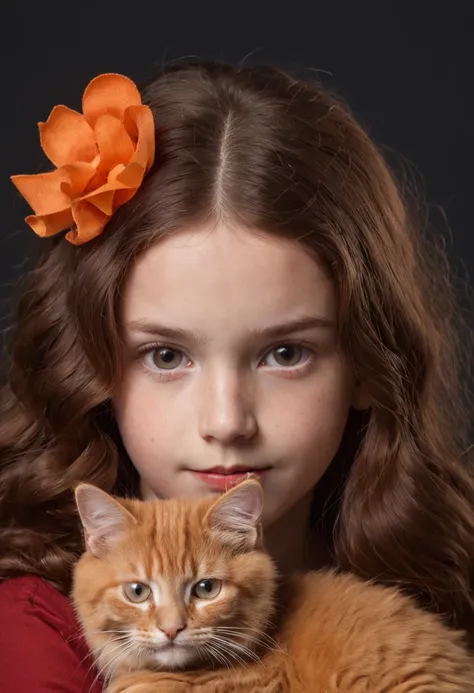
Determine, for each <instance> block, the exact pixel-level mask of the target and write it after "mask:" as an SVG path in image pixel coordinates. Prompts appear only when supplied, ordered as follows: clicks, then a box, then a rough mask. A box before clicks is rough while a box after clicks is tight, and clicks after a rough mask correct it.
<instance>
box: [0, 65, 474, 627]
mask: <svg viewBox="0 0 474 693" xmlns="http://www.w3.org/2000/svg"><path fill="white" fill-rule="evenodd" d="M143 97H144V101H145V103H148V104H149V105H150V106H151V108H152V110H153V112H154V115H155V119H156V126H157V151H158V156H157V159H156V162H155V165H154V167H153V169H152V171H151V172H150V173H149V175H148V176H147V178H146V181H145V183H144V185H143V186H142V188H141V189H140V190H139V192H138V194H137V195H136V196H135V197H134V198H133V199H132V200H131V201H130V202H129V203H127V205H125V206H124V207H122V208H121V209H120V210H119V211H118V212H117V213H116V215H115V216H114V218H113V219H112V220H111V222H110V224H109V226H108V227H107V229H106V230H105V232H104V233H103V235H102V236H100V237H99V238H97V239H95V240H94V241H92V242H90V243H88V244H86V245H84V246H81V247H74V246H72V245H70V244H69V243H67V242H65V241H64V240H63V239H62V238H57V237H56V238H53V239H47V240H44V241H42V247H43V253H42V256H41V258H40V261H39V263H38V265H37V267H36V269H34V271H33V272H32V273H31V275H30V276H29V278H28V283H27V286H26V287H25V290H24V293H23V295H22V298H21V300H20V302H19V307H18V322H17V327H16V332H15V334H14V339H13V340H12V349H11V360H10V361H9V368H8V374H7V378H6V384H5V385H4V387H3V390H2V393H1V409H0V547H1V549H0V577H1V578H7V577H10V576H14V575H20V574H23V573H32V574H36V575H40V576H42V577H43V578H45V579H47V580H49V581H51V582H52V583H53V584H54V585H55V586H57V587H58V588H59V589H61V590H62V591H64V592H66V593H67V592H68V590H69V588H70V574H71V565H72V563H73V561H74V560H75V559H76V557H77V556H78V555H79V554H80V552H81V550H82V546H81V535H80V531H79V525H78V521H77V516H76V512H75V508H74V503H73V499H72V494H71V487H72V486H73V485H74V484H75V483H77V481H79V480H82V481H90V482H92V483H95V484H97V485H99V486H101V487H102V488H103V489H105V490H108V491H112V490H115V491H116V492H123V493H129V494H133V493H134V492H135V488H136V473H135V472H134V469H133V466H132V464H131V462H130V460H129V459H128V458H127V456H126V454H125V451H124V449H123V446H122V444H121V441H120V435H119V432H118V430H117V427H116V424H115V421H114V418H113V415H112V408H111V405H110V402H111V398H112V396H113V394H114V392H115V391H116V383H118V382H120V379H121V372H122V342H121V337H120V325H119V323H118V318H117V315H118V313H119V311H118V305H119V302H120V296H121V287H122V286H123V283H124V281H125V280H126V278H127V275H128V272H129V269H130V267H131V265H132V263H133V262H134V261H135V259H136V258H137V257H138V256H139V255H140V254H141V253H143V252H145V251H146V249H147V248H148V247H149V246H150V245H151V244H153V243H155V242H156V241H157V240H159V239H160V238H161V237H163V236H164V235H165V234H170V233H173V232H174V231H176V230H178V229H182V228H184V227H186V226H187V225H190V224H193V223H195V222H198V221H200V222H202V221H215V220H216V219H219V220H224V221H225V220H231V221H233V222H237V223H239V224H241V225H243V226H245V227H248V228H249V229H255V228H257V229H263V230H265V231H267V232H269V233H273V234H279V235H281V236H285V237H291V238H295V239H298V240H299V241H300V242H301V243H303V244H305V245H306V246H308V247H310V248H311V249H313V250H314V251H316V252H317V253H318V255H319V256H320V258H322V260H323V261H324V262H325V264H326V266H327V268H328V271H329V272H330V273H331V275H332V277H333V278H334V283H335V286H336V289H337V293H338V297H339V321H338V324H339V337H340V343H341V346H342V348H343V349H344V350H345V351H346V353H347V354H348V355H349V357H350V359H351V361H352V364H353V368H354V371H355V373H356V375H357V377H358V378H359V379H360V380H362V381H363V382H364V383H365V384H366V387H367V389H368V392H369V394H370V397H371V401H372V406H371V409H370V412H369V413H366V414H364V415H356V413H355V412H353V413H352V414H351V416H350V418H349V422H348V426H347V430H346V433H345V436H344V440H343V444H342V446H341V451H340V453H339V454H338V456H337V458H336V459H335V460H334V461H333V463H332V464H331V465H330V467H329V469H328V471H327V473H326V475H325V477H324V478H323V480H322V481H321V483H320V484H318V486H317V488H316V490H315V494H316V502H315V523H316V525H319V527H320V528H321V531H323V530H324V531H326V532H327V535H328V537H329V539H330V542H331V547H332V549H333V552H334V558H335V561H336V563H337V564H338V565H339V566H341V567H342V568H344V569H350V570H353V571H354V572H356V573H358V574H359V575H362V576H364V577H368V578H371V579H374V580H377V581H381V582H387V583H393V582H395V583H397V584H399V585H401V586H402V587H404V588H405V589H407V590H409V591H410V592H413V593H414V594H416V595H417V596H418V598H419V600H420V603H422V604H424V605H425V606H426V607H427V608H432V609H434V610H437V611H440V612H441V613H443V614H444V615H445V616H446V618H447V620H448V621H449V622H450V623H452V624H456V625H459V626H462V627H464V628H466V629H468V630H469V631H470V633H471V634H472V635H474V598H473V595H472V592H471V591H472V586H473V585H472V583H473V573H474V484H473V480H472V477H471V475H470V472H469V470H468V469H467V460H466V457H465V456H464V457H463V451H464V450H465V449H466V448H467V447H468V423H469V407H468V402H467V399H466V397H465V396H464V394H463V393H464V392H465V390H464V389H463V385H464V384H465V382H466V378H467V376H466V371H465V370H464V367H465V366H466V363H465V361H463V358H462V352H463V350H462V348H461V347H462V346H463V345H464V346H465V345H466V343H467V342H466V339H467V337H466V335H467V333H466V332H463V333H462V335H463V336H461V337H460V334H461V333H460V331H459V329H460V325H461V323H460V321H459V319H458V317H459V311H457V310H456V302H455V298H454V291H453V289H452V287H451V285H450V281H449V279H448V272H447V268H446V263H445V262H444V261H443V259H442V256H441V255H440V253H438V252H437V251H435V247H434V245H433V244H432V243H431V242H429V241H428V239H426V238H422V235H423V234H421V233H420V232H419V230H418V227H419V225H418V224H417V222H415V221H414V220H413V219H414V216H413V214H412V213H411V212H409V207H410V205H409V204H408V203H407V201H406V200H404V198H405V197H406V196H405V194H404V192H403V191H402V189H401V186H400V185H399V184H397V183H396V182H395V177H394V176H393V175H392V173H391V172H390V170H389V167H388V165H387V163H386V162H385V160H384V157H383V156H382V154H381V152H380V151H379V149H378V148H377V147H376V146H375V145H374V143H373V142H372V141H371V139H370V138H369V137H368V136H367V134H366V133H365V132H364V130H363V129H362V128H361V127H360V125H358V124H357V122H356V121H355V119H354V117H353V116H352V114H351V112H350V110H349V109H348V107H347V106H346V105H345V104H344V103H343V102H342V101H341V100H340V99H338V98H337V97H335V96H334V95H332V94H331V93H329V92H328V91H327V90H325V89H323V88H322V87H321V85H319V84H314V83H311V82H310V81H306V80H304V79H303V80H302V79H298V78H296V77H294V76H291V75H289V74H287V73H285V72H282V71H280V70H277V69H275V68H271V67H248V68H245V69H244V68H241V69H236V68H234V67H231V66H229V65H226V64H222V63H204V62H200V61H187V62H183V63H178V64H174V65H171V66H168V67H166V68H165V69H164V70H163V71H162V72H161V73H160V74H159V75H158V76H157V77H156V78H155V79H154V80H153V81H152V82H150V83H149V84H148V85H147V86H146V87H145V88H144V90H143ZM464 351H465V352H466V353H469V349H465V350H464ZM463 364H464V365H463ZM321 507H323V508H324V512H318V509H319V508H321Z"/></svg>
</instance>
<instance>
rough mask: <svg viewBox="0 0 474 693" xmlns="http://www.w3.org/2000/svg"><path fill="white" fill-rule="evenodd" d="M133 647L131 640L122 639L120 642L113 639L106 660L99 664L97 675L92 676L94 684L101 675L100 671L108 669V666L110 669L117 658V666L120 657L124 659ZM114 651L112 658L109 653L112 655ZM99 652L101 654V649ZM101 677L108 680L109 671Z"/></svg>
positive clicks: (109, 676)
mask: <svg viewBox="0 0 474 693" xmlns="http://www.w3.org/2000/svg"><path fill="white" fill-rule="evenodd" d="M109 642H110V641H109ZM134 648H135V643H133V642H131V641H128V642H126V641H125V642H124V641H123V639H122V640H121V641H120V642H116V641H113V647H112V649H111V650H110V652H109V651H108V652H107V661H106V662H105V663H104V664H103V665H102V666H101V668H100V669H99V671H98V672H97V675H96V676H95V678H94V685H95V683H96V682H97V681H98V680H99V679H100V678H101V677H102V673H103V672H104V671H105V670H106V669H109V668H110V669H111V668H112V666H113V664H114V662H115V661H116V660H117V659H118V660H119V661H118V662H117V666H118V664H119V663H120V658H122V659H124V658H125V657H126V656H127V655H129V654H130V653H131V652H133V650H134ZM114 652H117V654H116V655H115V656H114V657H113V658H112V659H110V655H112V654H113V653H114ZM101 654H102V656H103V651H102V653H101ZM98 661H100V659H99V660H98ZM117 666H116V667H115V669H116V668H117ZM115 669H114V671H115ZM103 678H104V680H110V678H111V672H110V671H109V672H108V673H107V674H105V676H104V677H103Z"/></svg>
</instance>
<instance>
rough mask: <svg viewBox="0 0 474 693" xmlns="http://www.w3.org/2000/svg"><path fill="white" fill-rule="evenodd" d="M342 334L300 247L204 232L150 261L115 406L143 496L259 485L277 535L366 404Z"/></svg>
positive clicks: (132, 281) (129, 318)
mask: <svg viewBox="0 0 474 693" xmlns="http://www.w3.org/2000/svg"><path fill="white" fill-rule="evenodd" d="M335 320H336V302H335V291H334V287H333V285H332V282H331V281H330V279H329V278H328V276H327V274H326V272H325V270H324V269H323V267H322V266H321V265H320V264H319V263H318V262H317V261H316V260H315V259H314V257H312V256H311V255H310V254H309V252H308V251H307V250H306V249H305V248H303V246H301V245H300V244H298V242H296V241H292V240H286V239H281V238H277V237H275V236H270V235H266V234H263V233H252V232H249V231H247V230H245V229H240V228H232V229H230V228H227V227H223V226H219V227H217V228H201V227H200V228H192V229H187V230H184V231H182V232H180V233H178V234H175V235H171V236H169V237H167V238H164V239H163V240H160V241H159V242H158V243H157V244H156V245H155V246H153V247H152V248H151V249H150V250H148V251H147V253H146V254H145V255H144V256H142V257H141V258H140V259H139V261H138V262H137V263H136V265H135V267H134V269H133V270H132V272H131V275H130V276H129V279H128V283H127V284H126V286H125V289H124V295H123V306H122V314H121V321H122V326H123V337H124V340H125V345H126V362H125V376H124V379H123V382H122V384H121V387H120V391H119V392H118V393H117V397H116V398H115V401H114V408H115V412H116V417H117V422H118V426H119V429H120V432H121V436H122V439H123V442H124V445H125V447H126V449H127V452H128V454H129V456H130V458H131V460H132V461H133V464H134V465H135V467H136V469H137V470H138V473H139V475H140V478H141V490H142V494H143V496H144V497H152V496H154V495H156V496H160V497H172V496H176V497H191V496H199V495H203V494H207V493H209V492H215V493H217V492H220V491H221V490H222V489H223V488H224V487H225V486H226V484H230V483H232V481H234V480H236V479H238V477H239V474H242V473H246V472H251V471H253V472H256V473H260V474H261V476H260V478H261V482H262V485H263V488H264V494H265V514H264V518H263V519H264V523H265V524H266V525H267V526H269V525H271V524H272V523H273V522H275V520H277V519H279V518H280V517H282V516H283V515H284V514H285V513H286V512H288V511H289V510H290V509H291V508H293V507H294V506H296V505H297V503H298V502H299V501H303V499H307V498H308V495H309V493H310V491H311V490H312V488H313V487H314V485H315V484H316V483H317V482H318V480H319V479H320V477H321V475H322V474H323V472H324V471H325V469H326V468H327V466H328V465H329V463H330V462H331V460H332V459H333V457H334V455H335V453H336V452H337V449H338V447H339V444H340V442H341V437H342V434H343V431H344V426H345V424H346V420H347V416H348V412H349V408H350V407H351V405H352V406H355V407H359V405H361V398H362V397H363V395H362V393H361V392H360V388H359V387H358V386H357V385H356V383H355V380H354V377H353V374H352V372H351V370H350V368H349V366H348V362H347V360H346V358H345V357H344V355H342V354H341V353H340V351H339V350H338V345H337V341H336V326H335ZM232 471H233V472H234V474H232V475H231V476H227V473H228V472H232Z"/></svg>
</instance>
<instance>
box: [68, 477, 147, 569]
mask: <svg viewBox="0 0 474 693" xmlns="http://www.w3.org/2000/svg"><path fill="white" fill-rule="evenodd" d="M75 495H76V505H77V509H78V511H79V516H80V518H81V522H82V526H83V528H84V537H85V541H86V544H87V547H88V548H89V550H90V551H91V552H92V553H93V554H94V555H95V556H101V555H103V554H104V553H105V552H106V551H107V550H108V549H110V548H111V547H112V546H113V545H114V544H115V543H116V542H117V541H118V540H119V539H120V538H121V537H123V535H124V534H125V532H126V531H127V528H128V527H130V526H131V525H133V524H136V520H135V518H134V517H133V515H131V514H130V513H129V512H128V510H126V509H125V508H124V507H123V505H120V503H119V502H118V501H116V500H115V498H113V497H112V496H109V494H108V493H105V491H102V490H101V489H100V488H97V487H96V486H92V485H91V484H79V486H77V488H76V492H75Z"/></svg>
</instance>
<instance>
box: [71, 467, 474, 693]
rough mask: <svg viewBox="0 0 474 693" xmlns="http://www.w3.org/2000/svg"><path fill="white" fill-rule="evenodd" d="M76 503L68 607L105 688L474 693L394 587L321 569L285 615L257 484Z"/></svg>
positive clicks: (472, 677) (130, 691)
mask: <svg viewBox="0 0 474 693" xmlns="http://www.w3.org/2000/svg"><path fill="white" fill-rule="evenodd" d="M76 499H77V505H78V509H79V513H80V516H81V518H82V523H83V526H84V532H85V539H86V543H87V550H86V553H85V554H84V555H83V556H82V558H81V559H80V561H79V562H78V564H77V566H76V569H75V577H74V589H73V601H74V604H75V607H76V610H77V614H78V617H79V620H80V622H81V624H82V627H83V631H84V634H85V637H86V640H87V642H88V644H89V647H90V649H91V652H92V653H93V656H94V658H95V661H96V664H97V667H98V671H99V675H102V676H103V677H104V678H105V680H106V682H107V686H108V687H107V692H108V693H125V692H126V693H160V692H164V691H167V692H171V693H185V692H187V691H194V692H195V693H197V692H198V691H199V692H202V693H237V691H239V692H240V693H243V692H244V691H245V693H251V692H255V691H262V692H263V691H266V692H267V693H277V692H278V693H284V692H287V691H291V692H297V691H312V693H336V692H337V693H362V692H365V693H468V692H471V693H472V692H473V691H474V663H473V660H472V659H471V657H470V655H469V654H468V652H467V650H466V649H465V647H464V644H463V638H462V634H460V633H458V632H454V631H451V630H448V629H447V628H446V627H445V626H443V625H442V624H441V622H440V620H439V619H438V618H437V617H436V616H434V615H432V614H429V613H425V612H422V611H420V610H418V609H417V608H416V607H415V605H414V604H413V602H412V601H411V600H410V599H408V598H407V597H405V596H402V595H401V594H400V593H399V592H398V591H397V590H395V589H389V588H384V587H380V586H376V585H373V584H369V583H364V582H362V581H361V580H359V579H357V578H355V577H353V576H351V575H337V574H335V573H332V572H329V571H324V572H320V573H312V574H308V575H306V576H296V577H295V578H294V581H293V590H292V594H291V595H289V598H288V599H287V600H286V602H285V604H286V605H285V607H283V606H282V602H281V600H279V599H278V597H279V595H280V593H279V592H277V587H276V585H277V580H276V575H275V569H274V567H273V563H272V561H271V559H270V558H269V556H268V555H267V554H266V553H265V551H264V549H263V547H262V545H261V530H260V525H259V520H260V515H261V510H262V491H261V487H260V485H259V483H258V482H257V481H255V480H248V481H245V482H243V483H242V484H240V485H239V486H236V487H235V488H233V489H232V490H230V491H228V492H227V493H225V494H224V495H222V496H220V497H218V498H217V499H216V498H215V497H211V498H206V499H204V500H196V501H181V500H167V501H131V500H118V499H114V498H112V497H111V496H109V495H107V494H106V493H104V492H103V491H100V490H99V489H97V488H95V487H94V486H89V485H86V484H82V485H80V486H79V487H78V489H77V491H76ZM277 601H278V603H279V604H280V609H279V612H280V616H279V617H278V626H277V627H276V626H275V627H274V628H273V629H272V626H271V621H272V619H273V618H275V614H274V605H275V603H276V602H277Z"/></svg>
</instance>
